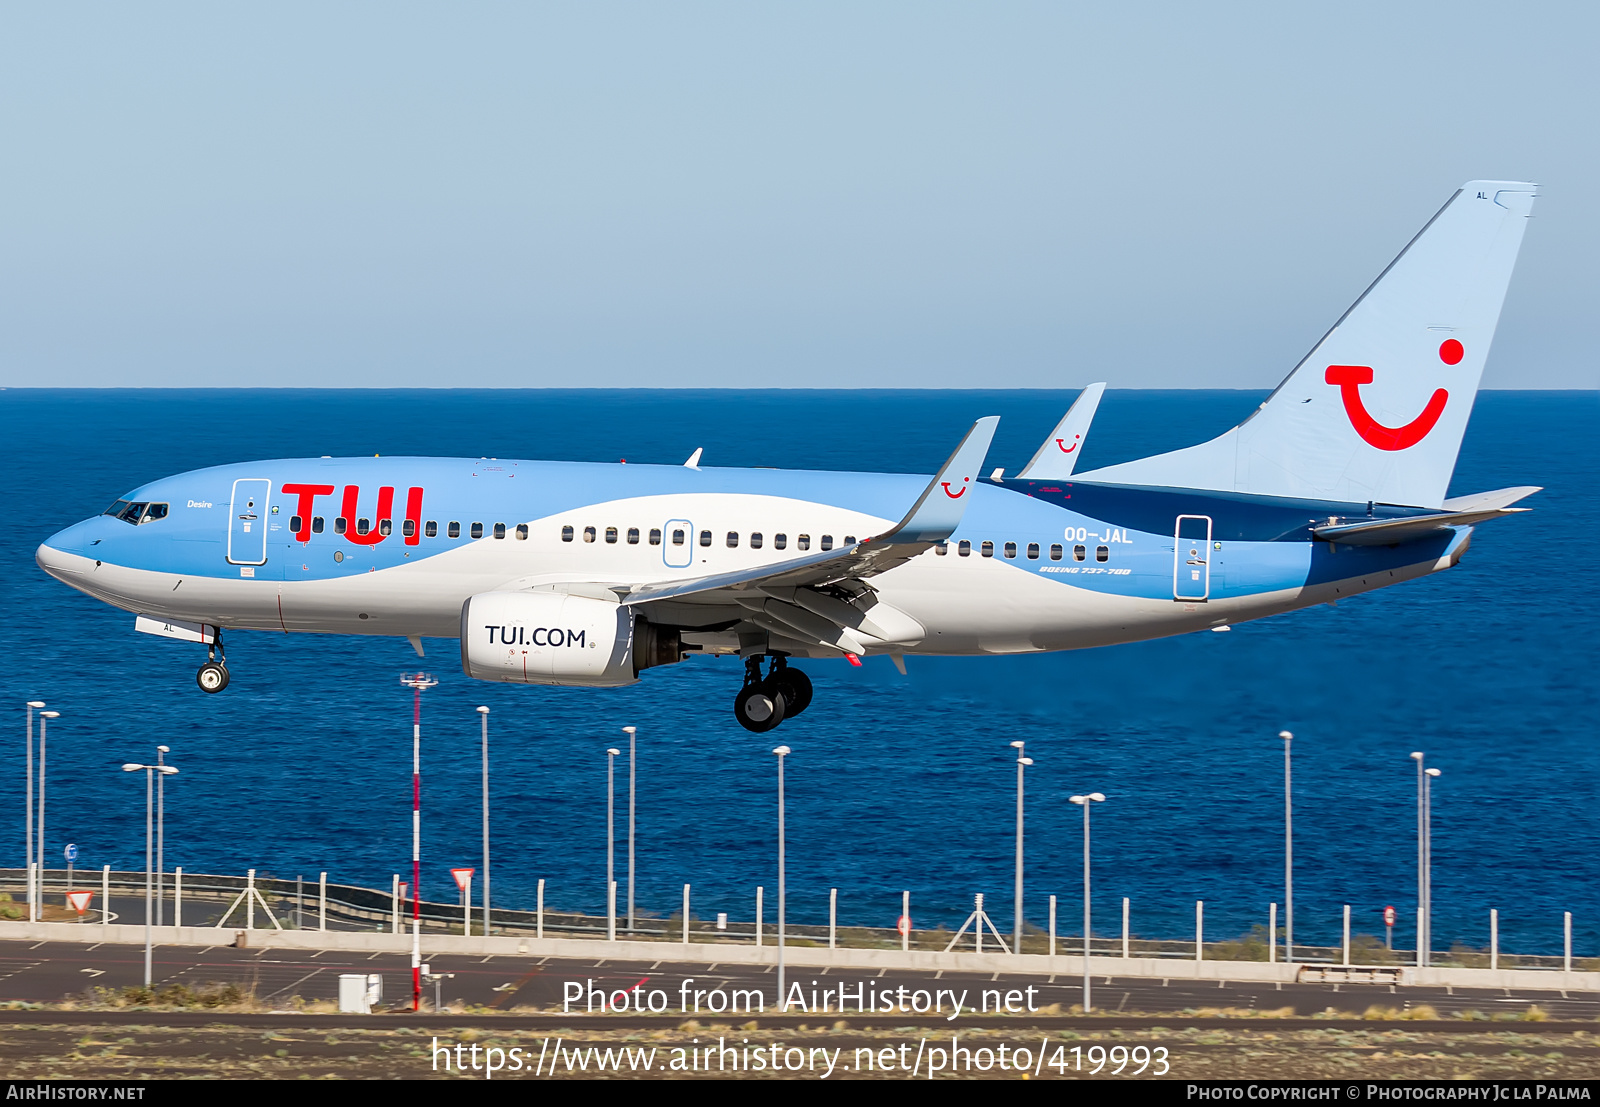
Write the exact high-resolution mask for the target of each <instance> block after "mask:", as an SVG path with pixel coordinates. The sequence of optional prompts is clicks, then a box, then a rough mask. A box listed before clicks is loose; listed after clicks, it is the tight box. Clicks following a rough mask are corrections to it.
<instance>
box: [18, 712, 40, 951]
mask: <svg viewBox="0 0 1600 1107" xmlns="http://www.w3.org/2000/svg"><path fill="white" fill-rule="evenodd" d="M43 707H44V701H43V700H29V701H28V789H27V791H28V801H27V809H26V812H25V814H26V818H25V823H26V827H27V831H28V852H27V853H25V854H24V855H23V858H22V869H23V871H24V872H25V873H27V874H28V921H29V922H35V921H37V920H38V918H39V914H40V912H39V904H38V901H37V899H36V897H35V896H34V887H33V875H32V874H33V713H34V712H35V711H38V710H40V709H42V708H43ZM41 725H42V724H41Z"/></svg>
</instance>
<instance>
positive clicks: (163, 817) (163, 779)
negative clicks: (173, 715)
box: [156, 746, 172, 926]
mask: <svg viewBox="0 0 1600 1107" xmlns="http://www.w3.org/2000/svg"><path fill="white" fill-rule="evenodd" d="M171 752H172V747H171V746H157V747H156V764H157V765H158V766H159V765H165V764H166V763H167V754H169V753H171ZM166 848H167V774H166V773H158V774H156V925H157V926H160V925H161V924H162V923H163V922H165V921H166V909H165V907H164V906H163V904H162V902H161V893H162V885H163V884H164V883H165V882H166V877H167V862H166Z"/></svg>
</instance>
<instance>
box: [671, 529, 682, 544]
mask: <svg viewBox="0 0 1600 1107" xmlns="http://www.w3.org/2000/svg"><path fill="white" fill-rule="evenodd" d="M683 541H684V533H683V531H681V530H675V531H673V532H672V544H673V545H674V546H681V545H683Z"/></svg>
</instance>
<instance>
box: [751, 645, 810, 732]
mask: <svg viewBox="0 0 1600 1107" xmlns="http://www.w3.org/2000/svg"><path fill="white" fill-rule="evenodd" d="M810 703H811V680H810V678H808V677H807V676H806V675H805V674H804V673H802V672H801V671H800V670H799V669H791V668H789V665H788V661H787V659H786V658H783V657H774V658H773V659H772V668H771V669H770V670H769V671H768V673H767V675H766V676H765V677H763V676H762V675H761V659H760V658H759V657H750V658H746V659H745V663H744V687H743V688H741V689H740V690H739V694H738V695H737V696H735V697H734V699H733V713H734V716H735V717H736V718H737V719H738V720H739V725H740V726H742V727H744V728H745V729H746V730H750V731H754V732H755V733H757V734H762V733H765V732H766V731H769V730H771V729H772V728H773V727H775V726H777V725H778V724H779V723H781V722H783V720H784V719H786V718H790V717H792V716H795V715H798V714H800V712H802V711H804V710H805V709H806V708H807V707H808V706H809V705H810Z"/></svg>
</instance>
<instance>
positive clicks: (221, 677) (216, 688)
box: [194, 627, 228, 692]
mask: <svg viewBox="0 0 1600 1107" xmlns="http://www.w3.org/2000/svg"><path fill="white" fill-rule="evenodd" d="M216 631H217V634H216V641H214V642H213V643H212V644H211V648H210V651H209V653H208V659H207V661H206V663H205V664H204V665H202V666H200V671H199V672H198V673H196V674H195V675H194V682H195V683H196V684H198V685H199V686H200V691H202V692H220V691H222V690H223V689H224V688H226V687H227V686H228V659H227V658H226V657H224V656H223V650H222V628H221V627H217V628H216Z"/></svg>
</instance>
